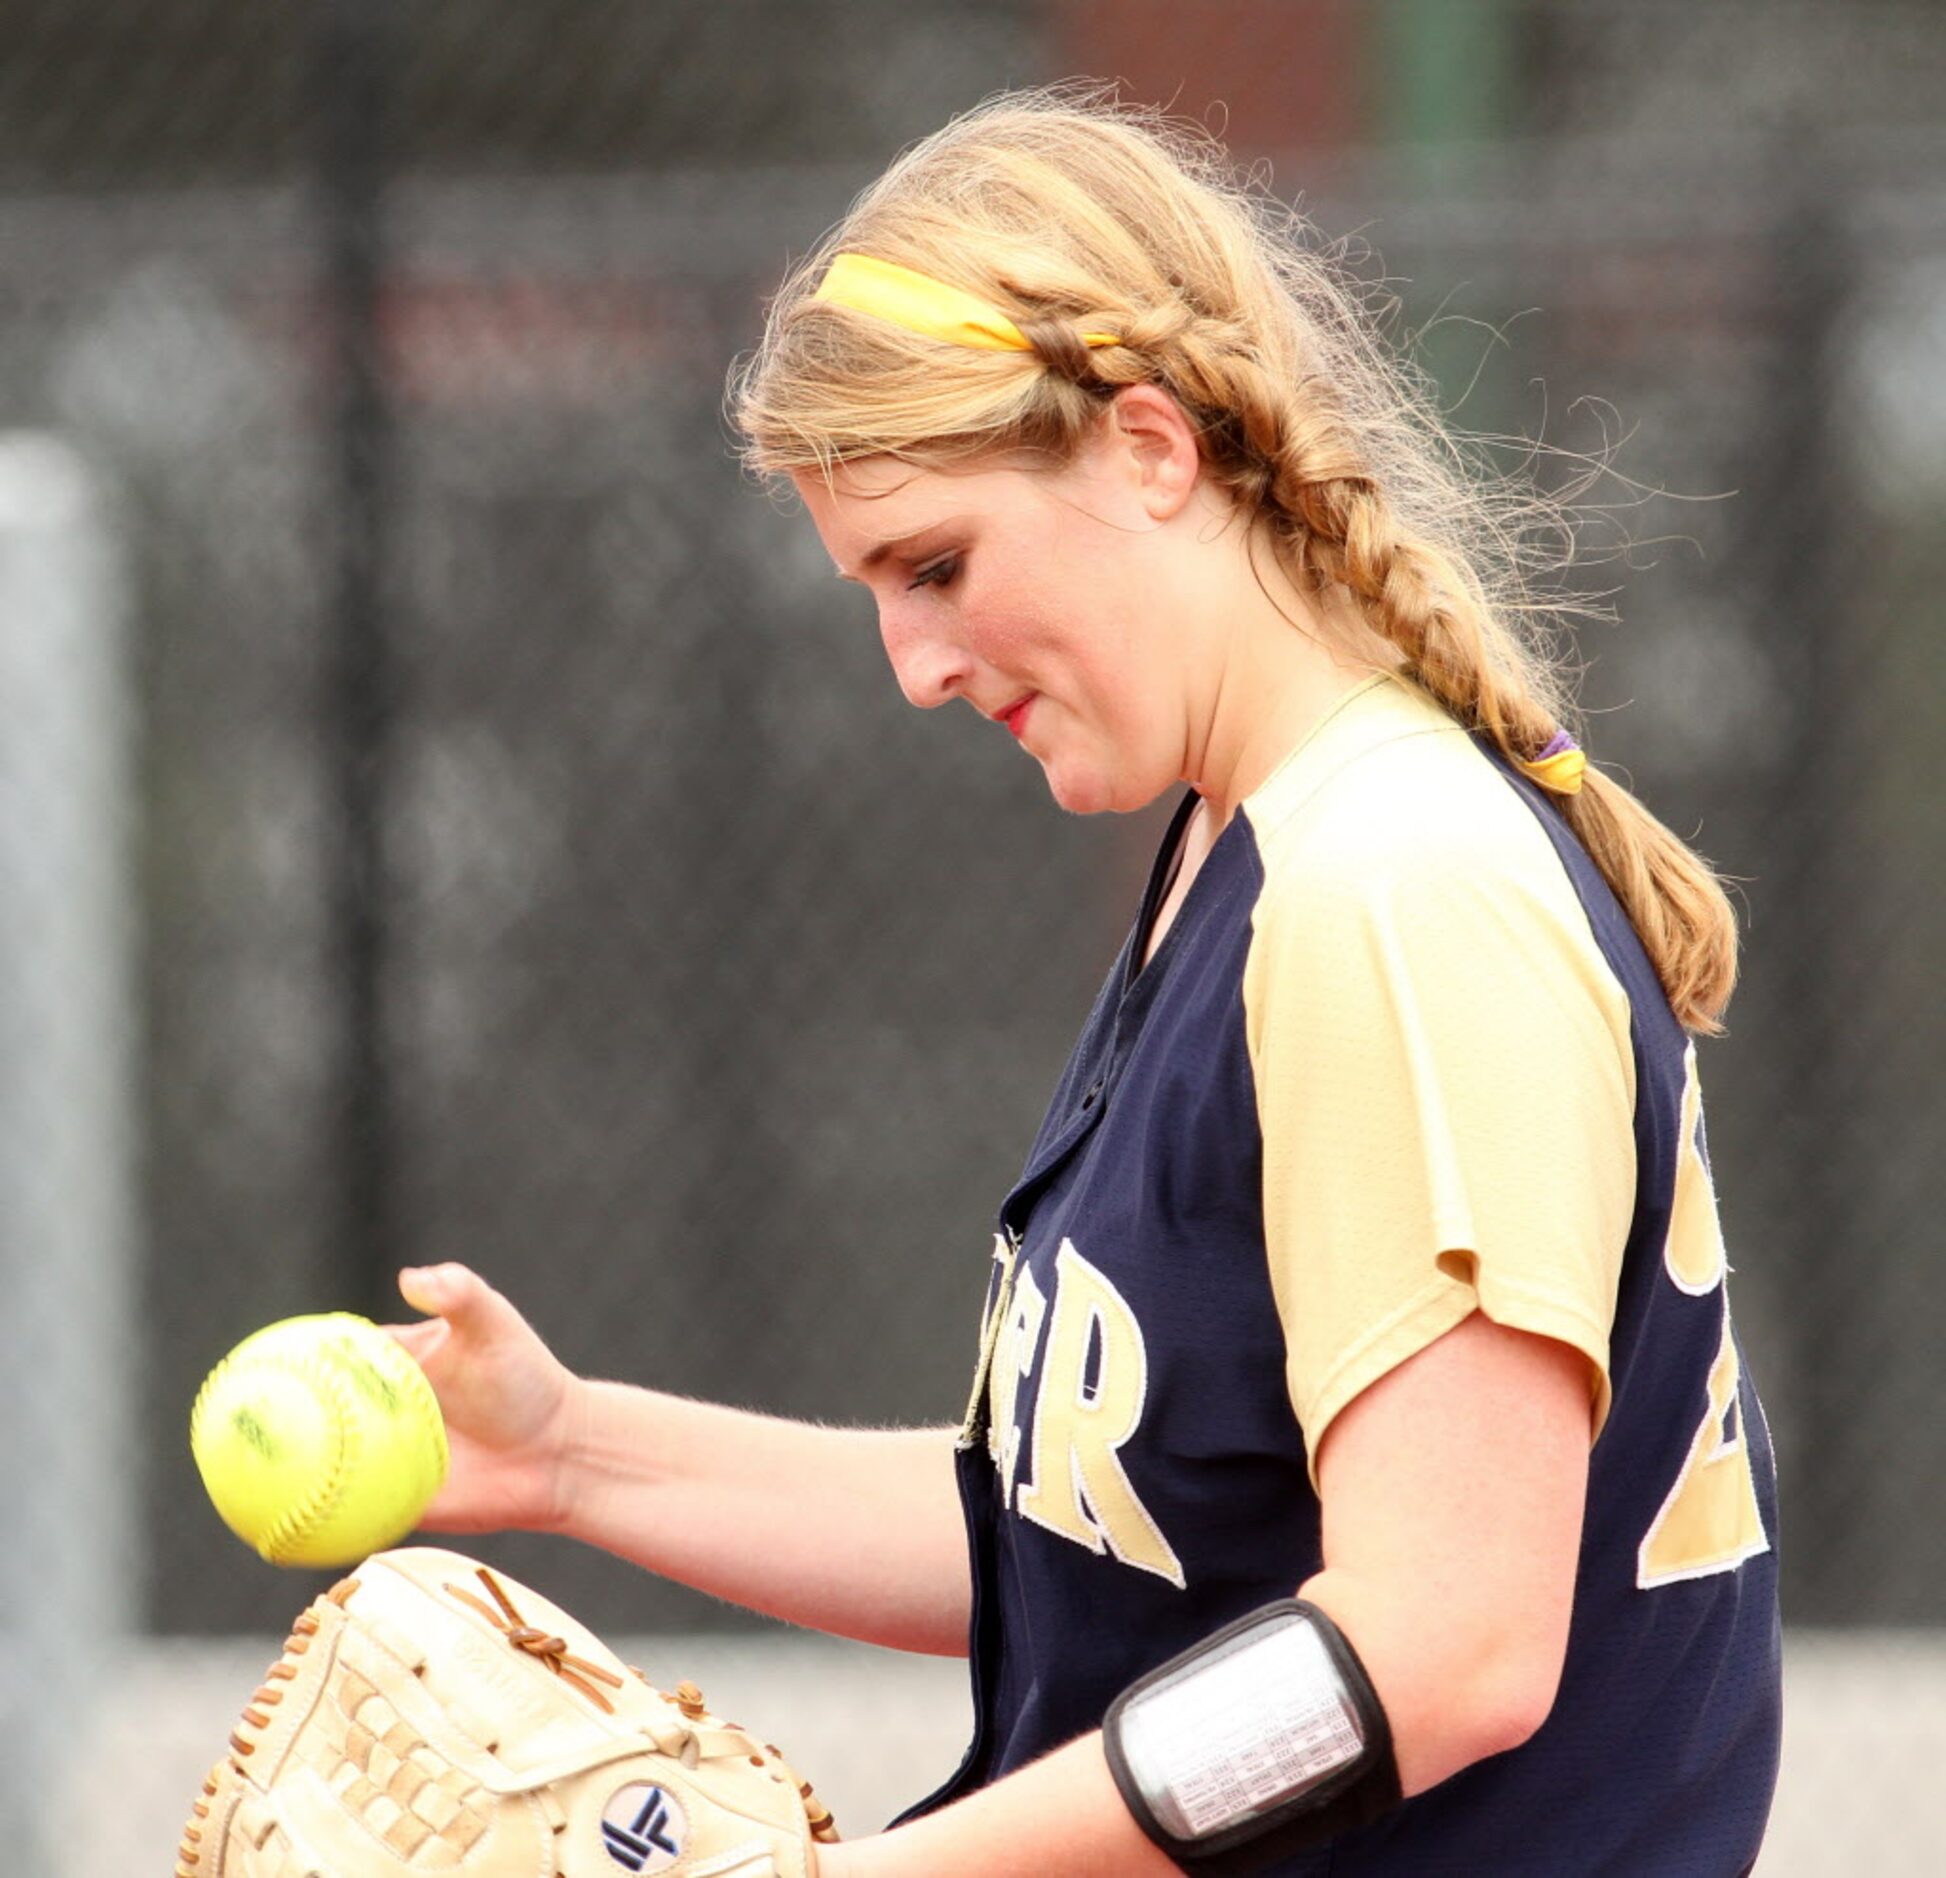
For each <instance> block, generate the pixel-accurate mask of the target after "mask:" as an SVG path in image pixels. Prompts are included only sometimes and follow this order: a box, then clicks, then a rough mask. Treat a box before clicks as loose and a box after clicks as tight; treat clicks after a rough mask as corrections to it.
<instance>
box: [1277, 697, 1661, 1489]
mask: <svg viewBox="0 0 1946 1878" xmlns="http://www.w3.org/2000/svg"><path fill="white" fill-rule="evenodd" d="M1244 812H1245V814H1246V815H1247V816H1248V818H1249V821H1250V824H1251V829H1252V833H1253V835H1254V836H1255V839H1256V842H1257V847H1258V854H1259V858H1260V860H1261V863H1262V866H1263V872H1264V883H1263V889H1262V892H1261V895H1260V897H1259V900H1258V903H1257V906H1256V909H1255V913H1254V916H1253V921H1252V936H1251V942H1250V951H1249V956H1248V960H1247V963H1246V966H1245V971H1244V980H1243V1000H1244V1016H1245V1024H1246V1032H1247V1037H1248V1043H1249V1053H1250V1061H1251V1067H1252V1071H1253V1074H1254V1077H1255V1083H1256V1097H1257V1109H1258V1117H1259V1122H1260V1125H1261V1130H1262V1137H1263V1210H1264V1224H1265V1243H1266V1251H1267V1254H1268V1258H1269V1266H1270V1278H1271V1284H1272V1289H1273V1291H1274V1293H1275V1296H1276V1300H1277V1308H1278V1311H1279V1314H1280V1316H1281V1318H1282V1321H1283V1326H1284V1335H1285V1344H1286V1350H1287V1379H1288V1383H1289V1388H1290V1396H1291V1403H1292V1406H1293V1408H1294V1409H1295V1410H1296V1413H1297V1418H1298V1421H1299V1424H1300V1425H1301V1427H1302V1428H1303V1430H1304V1435H1305V1442H1306V1446H1307V1448H1308V1450H1309V1453H1310V1457H1311V1467H1312V1472H1313V1476H1314V1478H1315V1473H1316V1466H1317V1454H1318V1447H1319V1443H1320V1441H1321V1440H1322V1439H1323V1436H1324V1432H1325V1430H1326V1429H1327V1428H1329V1427H1330V1425H1331V1422H1332V1420H1333V1418H1334V1417H1335V1416H1336V1415H1337V1414H1338V1412H1339V1411H1340V1410H1341V1409H1342V1408H1343V1407H1344V1406H1345V1404H1346V1403H1348V1402H1350V1401H1351V1400H1352V1399H1353V1398H1354V1397H1356V1396H1357V1395H1358V1394H1359V1393H1360V1391H1362V1390H1364V1389H1366V1388H1368V1387H1370V1385H1371V1384H1372V1383H1374V1382H1376V1381H1377V1380H1378V1379H1379V1378H1380V1377H1381V1376H1383V1375H1385V1374H1386V1373H1387V1372H1388V1371H1389V1370H1391V1369H1393V1368H1395V1367H1396V1366H1397V1365H1398V1364H1400V1363H1402V1362H1404V1361H1405V1360H1406V1359H1407V1358H1409V1357H1411V1356H1413V1355H1414V1354H1416V1353H1417V1352H1418V1351H1419V1350H1421V1349H1423V1348H1425V1347H1426V1345H1428V1344H1429V1343H1431V1342H1432V1341H1433V1340H1434V1339H1435V1338H1437V1337H1439V1336H1441V1335H1442V1334H1443V1333H1444V1332H1446V1331H1447V1330H1450V1329H1451V1328H1452V1327H1453V1326H1454V1325H1456V1324H1458V1323H1459V1322H1460V1321H1461V1320H1462V1319H1463V1318H1465V1317H1466V1316H1467V1315H1468V1314H1469V1313H1470V1312H1472V1311H1474V1310H1476V1309H1477V1310H1481V1311H1484V1312H1485V1313H1486V1314H1487V1315H1488V1316H1489V1317H1490V1318H1492V1319H1493V1320H1494V1321H1495V1322H1496V1323H1501V1324H1505V1325H1508V1326H1510V1327H1512V1328H1515V1329H1519V1330H1525V1331H1531V1332H1534V1333H1536V1334H1538V1335H1541V1336H1547V1337H1553V1338H1556V1339H1558V1340H1559V1341H1561V1342H1563V1343H1566V1344H1569V1345H1570V1346H1572V1347H1573V1348H1574V1349H1576V1350H1578V1351H1580V1352H1581V1353H1582V1354H1583V1355H1584V1356H1585V1357H1586V1358H1587V1360H1588V1365H1589V1378H1590V1393H1591V1397H1592V1400H1593V1404H1594V1411H1595V1424H1594V1425H1595V1427H1596V1428H1597V1429H1599V1426H1600V1423H1601V1420H1602V1418H1603V1417H1605V1415H1606V1413H1607V1407H1608V1340H1609V1332H1610V1328H1611V1326H1612V1323H1613V1320H1614V1311H1615V1296H1616V1289H1617V1285H1618V1283H1619V1278H1620V1270H1621V1260H1622V1252H1623V1247H1624V1245H1625V1243H1626V1241H1627V1238H1628V1231H1629V1224H1630V1219H1631V1216H1632V1213H1633V1209H1634V1199H1635V1139H1634V1128H1633V1115H1634V1105H1635V1086H1634V1060H1633V1056H1632V1053H1631V1049H1630V1042H1629V1007H1628V1000H1627V996H1626V994H1625V993H1624V991H1623V989H1622V986H1621V984H1620V982H1619V981H1618V980H1617V979H1616V977H1615V975H1614V973H1613V972H1612V971H1611V970H1610V968H1609V966H1608V963H1607V961H1606V959H1605V958H1604V957H1603V956H1602V953H1601V950H1600V947H1599V946H1598V944H1597V943H1596V940H1595V937H1594V934H1593V931H1592V929H1591V928H1590V926H1589V923H1588V919H1587V916H1586V914H1585V913H1584V912H1583V910H1582V907H1581V903H1580V901H1579V900H1578V898H1577V897H1576V894H1575V890H1574V887H1573V885H1572V884H1571V882H1570V880H1569V878H1568V875H1567V872H1566V870H1565V869H1564V868H1563V866H1562V865H1561V862H1560V860H1559V858H1558V857H1557V856H1556V854H1555V852H1554V849H1553V846H1552V844H1551V842H1550V841H1549V839H1548V835H1547V832H1546V830H1545V829H1544V828H1543V827H1542V826H1541V824H1540V822H1539V820H1538V819H1537V818H1536V816H1535V814H1534V812H1533V811H1532V809H1531V808H1529V807H1528V805H1527V803H1526V802H1525V801H1524V800H1523V799H1522V798H1521V797H1520V795H1519V794H1518V793H1517V792H1516V791H1515V790H1514V789H1513V788H1511V787H1510V786H1509V785H1508V782H1507V780H1506V778H1505V777H1504V776H1503V775H1502V774H1501V773H1500V772H1499V771H1498V770H1497V769H1495V767H1494V766H1493V765H1492V763H1491V762H1489V761H1488V759H1487V757H1486V756H1485V755H1484V753H1483V752H1482V751H1481V750H1480V749H1479V748H1478V747H1477V746H1476V745H1475V743H1474V742H1473V740H1472V739H1471V738H1470V737H1469V736H1468V735H1467V734H1466V733H1465V732H1464V731H1463V730H1461V729H1460V728H1459V726H1458V725H1457V724H1455V723H1454V722H1453V721H1452V720H1451V719H1450V718H1449V717H1447V716H1446V714H1445V713H1444V712H1443V711H1441V710H1440V708H1439V707H1438V706H1437V705H1436V704H1435V703H1433V702H1432V700H1430V699H1429V698H1427V697H1426V696H1425V695H1424V694H1423V693H1421V692H1419V691H1417V690H1416V689H1415V688H1413V687H1411V686H1410V685H1408V684H1405V683H1403V682H1402V681H1399V680H1395V679H1390V678H1380V679H1375V680H1372V681H1370V682H1368V683H1367V684H1366V685H1364V686H1362V687H1360V688H1359V689H1358V690H1356V691H1354V692H1353V693H1351V694H1350V696H1349V697H1348V698H1346V699H1345V700H1344V701H1343V702H1342V703H1341V704H1340V705H1339V706H1338V707H1337V709H1336V710H1335V711H1334V712H1333V713H1332V714H1331V715H1330V716H1329V717H1328V718H1327V719H1326V720H1325V721H1324V723H1322V724H1321V725H1320V726H1319V727H1318V728H1317V729H1316V730H1315V731H1314V732H1313V733H1312V734H1311V736H1310V737H1309V738H1308V739H1307V741H1306V742H1305V743H1304V744H1303V745H1302V746H1301V747H1300V748H1299V749H1297V750H1296V751H1295V752H1293V754H1292V755H1291V756H1290V757H1289V758H1287V759H1286V760H1285V762H1284V764H1283V765H1282V767H1281V768H1280V769H1279V770H1278V771H1277V772H1276V773H1275V774H1274V775H1273V776H1272V777H1271V778H1270V779H1269V780H1268V781H1267V782H1266V783H1265V784H1264V785H1263V786H1262V787H1261V788H1260V789H1259V790H1258V791H1257V792H1256V793H1255V794H1254V795H1253V796H1252V797H1251V798H1250V800H1249V801H1248V802H1247V803H1246V804H1245V808H1244Z"/></svg>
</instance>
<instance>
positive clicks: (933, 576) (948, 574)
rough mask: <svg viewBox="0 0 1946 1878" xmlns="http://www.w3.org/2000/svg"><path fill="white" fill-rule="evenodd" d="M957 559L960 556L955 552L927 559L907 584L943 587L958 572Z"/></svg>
mask: <svg viewBox="0 0 1946 1878" xmlns="http://www.w3.org/2000/svg"><path fill="white" fill-rule="evenodd" d="M959 560H960V558H959V556H958V555H957V554H943V555H941V556H940V557H939V559H938V560H936V561H929V562H928V563H927V564H926V565H925V566H924V567H922V568H920V570H919V571H918V572H917V573H916V574H914V575H913V577H912V579H911V582H910V583H909V585H910V586H912V587H944V586H946V585H948V584H949V583H950V582H951V581H952V579H953V576H954V575H955V574H957V573H958V572H959Z"/></svg>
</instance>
